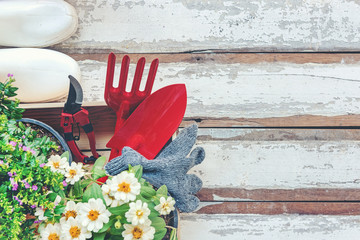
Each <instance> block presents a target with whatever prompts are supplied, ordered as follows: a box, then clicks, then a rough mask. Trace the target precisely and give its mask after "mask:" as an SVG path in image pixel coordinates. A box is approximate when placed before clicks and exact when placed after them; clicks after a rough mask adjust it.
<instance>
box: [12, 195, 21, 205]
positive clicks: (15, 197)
mask: <svg viewBox="0 0 360 240" xmlns="http://www.w3.org/2000/svg"><path fill="white" fill-rule="evenodd" d="M13 198H14V199H15V200H16V201H18V202H19V204H20V205H23V202H22V201H21V200H20V199H19V198H18V197H17V196H14V197H13Z"/></svg>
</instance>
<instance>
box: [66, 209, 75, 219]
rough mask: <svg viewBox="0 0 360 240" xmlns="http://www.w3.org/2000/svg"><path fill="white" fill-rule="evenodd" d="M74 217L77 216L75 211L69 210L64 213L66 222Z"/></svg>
mask: <svg viewBox="0 0 360 240" xmlns="http://www.w3.org/2000/svg"><path fill="white" fill-rule="evenodd" d="M76 216H77V214H76V211H74V210H69V211H66V213H65V218H66V220H68V219H69V218H70V217H73V218H76Z"/></svg>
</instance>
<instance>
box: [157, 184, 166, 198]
mask: <svg viewBox="0 0 360 240" xmlns="http://www.w3.org/2000/svg"><path fill="white" fill-rule="evenodd" d="M156 195H159V196H167V195H168V189H167V187H166V185H162V186H161V187H159V189H158V190H157V191H156Z"/></svg>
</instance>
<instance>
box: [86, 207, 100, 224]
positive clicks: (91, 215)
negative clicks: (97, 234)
mask: <svg viewBox="0 0 360 240" xmlns="http://www.w3.org/2000/svg"><path fill="white" fill-rule="evenodd" d="M99 215H100V213H99V212H98V211H95V210H90V212H89V214H88V218H89V219H90V220H91V221H95V220H96V219H98V217H99Z"/></svg>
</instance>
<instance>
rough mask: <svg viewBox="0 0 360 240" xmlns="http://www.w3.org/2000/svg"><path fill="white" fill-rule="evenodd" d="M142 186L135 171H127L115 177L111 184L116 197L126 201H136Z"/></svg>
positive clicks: (112, 192)
mask: <svg viewBox="0 0 360 240" xmlns="http://www.w3.org/2000/svg"><path fill="white" fill-rule="evenodd" d="M140 188H141V185H140V183H139V182H138V180H137V178H136V177H135V175H134V173H128V172H126V171H124V172H121V173H120V174H118V175H116V176H115V177H113V179H112V181H111V185H110V189H111V194H112V195H113V196H114V197H115V199H116V200H121V201H123V202H125V203H127V202H129V201H134V200H135V199H136V196H137V195H139V194H140Z"/></svg>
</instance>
